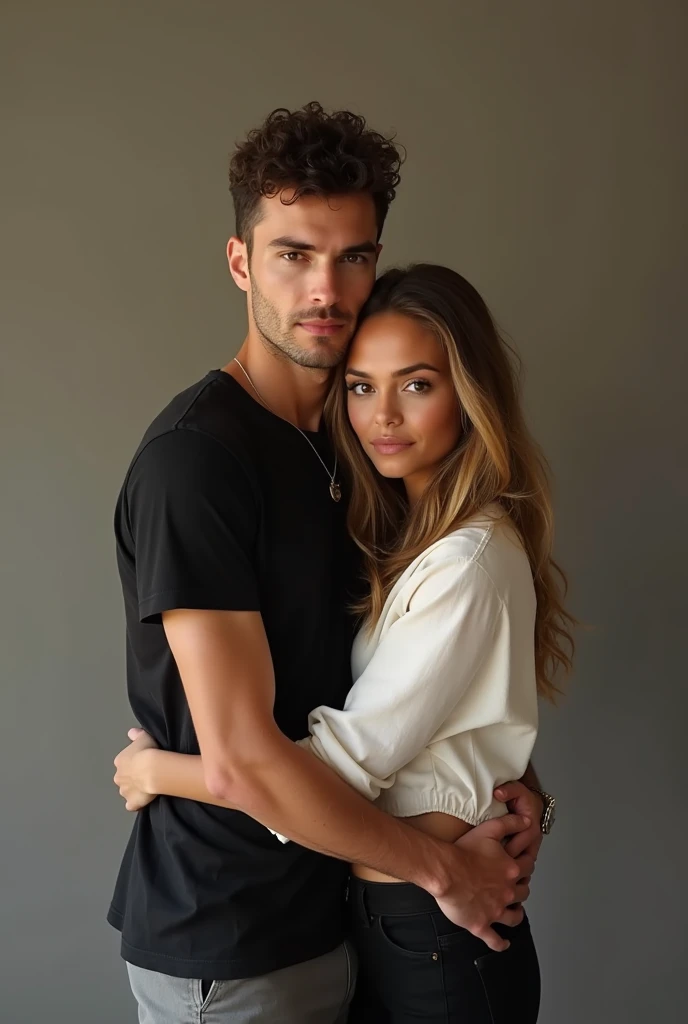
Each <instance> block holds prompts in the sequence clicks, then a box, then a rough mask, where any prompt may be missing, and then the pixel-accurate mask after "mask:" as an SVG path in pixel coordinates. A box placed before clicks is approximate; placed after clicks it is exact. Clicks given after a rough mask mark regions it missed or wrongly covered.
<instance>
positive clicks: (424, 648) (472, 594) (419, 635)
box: [300, 560, 503, 800]
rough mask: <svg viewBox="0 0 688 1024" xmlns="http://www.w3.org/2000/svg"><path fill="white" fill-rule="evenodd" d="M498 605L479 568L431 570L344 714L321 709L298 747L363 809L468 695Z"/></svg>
mask: <svg viewBox="0 0 688 1024" xmlns="http://www.w3.org/2000/svg"><path fill="white" fill-rule="evenodd" d="M502 609H503V605H502V601H501V598H500V596H499V594H498V593H497V590H496V588H495V586H494V584H493V582H492V580H491V579H490V577H489V576H488V575H487V574H486V572H485V570H484V569H482V568H481V567H480V566H479V565H478V564H476V563H475V562H472V561H470V560H453V561H451V562H449V563H442V564H440V565H437V566H433V567H431V568H430V569H429V570H428V571H427V572H426V573H425V575H424V576H423V577H422V578H421V581H420V583H419V585H418V586H417V587H416V589H415V590H414V592H413V595H412V597H411V599H410V601H409V604H408V608H407V610H406V612H405V613H404V614H402V615H401V616H400V617H399V618H398V619H397V620H396V621H395V622H394V623H393V624H392V625H391V626H390V628H389V629H388V630H387V632H386V634H385V635H384V637H383V639H382V641H381V642H380V644H379V645H378V647H377V648H376V650H375V653H374V654H373V657H372V658H371V660H370V662H369V663H368V665H367V667H366V669H365V671H364V672H363V673H362V674H361V676H360V677H359V678H358V679H357V680H356V682H355V683H354V685H353V687H352V688H351V690H350V691H349V695H348V697H347V700H346V704H345V706H344V709H343V710H342V711H338V710H335V709H334V708H329V707H318V708H316V709H315V710H314V711H312V712H311V714H310V716H309V730H310V734H311V735H310V740H306V741H303V740H302V741H300V742H301V743H302V744H303V745H304V746H308V747H309V748H310V749H311V751H312V752H313V753H314V754H315V755H316V756H317V757H319V758H320V759H321V760H322V761H325V762H326V763H327V764H329V765H330V766H331V767H332V768H333V769H334V770H335V771H336V772H337V773H338V774H339V775H340V776H341V777H342V778H343V779H345V780H346V781H347V782H348V783H349V785H351V786H353V787H354V788H355V789H357V790H358V791H359V793H361V794H363V795H364V796H366V797H367V798H368V799H370V800H375V799H377V797H378V796H379V795H380V791H381V790H382V789H386V788H388V787H389V786H391V785H392V784H393V783H394V774H395V772H396V771H397V770H398V769H399V768H402V767H403V766H404V765H406V764H408V763H409V762H410V761H411V760H412V759H413V758H414V757H415V756H416V755H417V754H418V753H419V752H420V751H421V750H422V749H423V748H424V747H426V746H427V745H428V743H429V742H430V741H431V739H432V738H433V737H434V736H435V734H436V733H437V731H438V730H439V729H440V728H441V726H442V724H443V723H444V722H445V721H446V719H447V718H448V717H449V716H450V714H451V712H452V711H453V709H454V708H455V707H456V705H457V703H458V702H459V700H460V699H461V697H462V696H463V695H464V694H465V693H466V691H467V689H468V688H469V687H470V685H471V682H472V680H473V679H474V677H475V675H476V673H477V672H478V670H479V668H480V665H481V662H482V661H483V659H484V658H485V657H486V654H487V652H488V650H489V648H490V645H491V643H492V640H493V636H494V633H495V629H496V625H497V622H498V619H499V617H500V615H501V613H502Z"/></svg>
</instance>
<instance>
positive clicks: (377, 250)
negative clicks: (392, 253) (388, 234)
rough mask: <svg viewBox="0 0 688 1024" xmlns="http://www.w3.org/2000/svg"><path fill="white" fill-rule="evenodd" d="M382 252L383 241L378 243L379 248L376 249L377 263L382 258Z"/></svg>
mask: <svg viewBox="0 0 688 1024" xmlns="http://www.w3.org/2000/svg"><path fill="white" fill-rule="evenodd" d="M381 252H382V242H378V243H377V249H376V250H375V263H376V264H377V261H378V260H379V259H380V253H381Z"/></svg>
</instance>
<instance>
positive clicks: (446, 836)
mask: <svg viewBox="0 0 688 1024" xmlns="http://www.w3.org/2000/svg"><path fill="white" fill-rule="evenodd" d="M404 821H405V822H406V824H408V825H411V826H412V827H413V828H417V829H419V831H421V832H425V833H427V835H430V836H433V837H434V838H435V839H442V840H443V841H444V842H445V843H455V842H456V841H457V839H460V838H461V836H463V835H465V834H466V832H470V830H471V828H473V826H472V825H471V824H469V823H468V822H467V821H462V820H461V819H460V818H457V817H456V816H455V815H453V814H446V813H444V812H443V811H427V812H425V813H422V814H415V815H410V816H407V817H405V818H404ZM351 873H352V875H354V876H355V877H356V878H360V879H363V880H365V881H369V882H401V881H403V879H400V878H395V877H394V876H393V875H385V874H383V872H381V871H376V870H375V869H374V868H369V867H368V866H367V865H366V864H352V865H351ZM414 888H416V887H415V886H414ZM418 891H419V892H421V893H422V892H423V890H422V889H419V890H418Z"/></svg>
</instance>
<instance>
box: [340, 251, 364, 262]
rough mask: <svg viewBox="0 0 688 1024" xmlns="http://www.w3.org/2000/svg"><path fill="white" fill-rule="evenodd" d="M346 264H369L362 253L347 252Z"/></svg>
mask: <svg viewBox="0 0 688 1024" xmlns="http://www.w3.org/2000/svg"><path fill="white" fill-rule="evenodd" d="M343 259H344V262H345V263H367V262H368V261H367V260H366V258H365V256H362V255H361V253H360V252H347V253H345V254H344V257H343Z"/></svg>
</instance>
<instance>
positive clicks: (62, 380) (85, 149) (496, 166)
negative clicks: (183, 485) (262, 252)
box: [0, 0, 688, 1024]
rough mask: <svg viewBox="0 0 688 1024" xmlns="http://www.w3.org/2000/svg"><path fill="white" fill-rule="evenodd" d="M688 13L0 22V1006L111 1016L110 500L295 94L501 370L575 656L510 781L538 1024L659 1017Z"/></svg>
mask: <svg viewBox="0 0 688 1024" xmlns="http://www.w3.org/2000/svg"><path fill="white" fill-rule="evenodd" d="M687 10H688V9H687V8H686V5H685V4H684V3H682V2H680V0H676V2H670V0H657V2H654V3H650V2H649V0H648V2H637V0H578V2H573V0H565V2H559V3H555V4H552V3H545V2H544V0H522V2H520V3H509V2H506V0H502V2H490V3H485V2H479V0H472V2H467V3H465V2H459V0H453V2H450V0H447V2H440V0H425V2H424V3H421V4H418V3H410V2H408V0H406V2H403V0H402V2H399V3H391V2H389V0H368V2H365V3H364V2H359V0H350V2H349V3H347V4H336V3H322V2H319V3H315V2H313V0H301V2H300V3H299V4H298V5H287V4H284V3H278V2H274V0H269V2H264V3H261V4H256V5H255V6H253V7H251V6H250V5H248V4H247V5H244V4H240V3H233V2H219V0H217V2H208V0H199V2H195V3H190V2H182V0H166V2H151V0H142V2H138V3H134V2H122V3H113V2H110V3H93V2H85V0H84V2H78V0H60V2H59V3H56V2H49V0H42V2H40V0H21V2H19V0H17V2H12V0H3V2H2V3H1V4H0V112H1V118H2V121H1V123H2V142H1V145H2V161H1V162H0V202H1V203H2V208H3V209H2V225H3V226H2V232H1V238H2V243H1V244H0V282H1V287H2V293H3V294H2V303H1V304H0V344H1V346H2V362H1V364H0V445H1V446H2V463H1V465H2V501H1V502H0V517H1V519H0V524H1V525H0V530H1V536H2V540H3V544H2V548H3V554H2V580H3V586H2V593H1V595H0V601H1V602H2V611H1V615H0V625H1V629H2V639H1V645H0V651H1V655H0V657H1V658H2V666H1V673H2V707H3V710H2V715H1V719H0V727H1V730H2V734H1V742H0V750H1V751H2V762H3V768H2V772H1V773H0V777H1V778H2V792H3V798H2V838H1V841H0V857H1V858H2V869H1V870H2V874H1V877H2V880H3V885H2V890H3V895H2V913H1V914H0V930H1V932H2V936H1V938H0V941H1V944H2V949H3V955H2V960H1V961H0V976H1V983H0V988H1V990H2V1011H1V1014H0V1015H1V1016H2V1020H3V1022H6V1024H29V1022H31V1024H33V1022H35V1021H37V1020H45V1021H51V1022H52V1024H91V1022H94V1021H97V1022H98V1024H129V1022H131V1024H133V1021H134V1020H135V1008H134V1004H133V1001H132V998H131V996H130V993H129V991H128V986H127V981H126V977H125V972H124V969H123V965H122V964H121V962H120V960H119V957H118V936H117V934H116V933H115V932H114V931H112V930H111V929H110V928H109V927H108V926H107V925H106V924H105V920H104V918H105V912H106V909H107V906H108V902H109V899H110V895H111V890H112V886H113V883H114V878H115V874H116V871H117V867H118V864H119V860H120V856H121V853H122V850H123V848H124V845H125V841H126V838H127V835H128V832H129V828H130V825H131V820H130V818H129V817H128V816H127V814H126V813H125V812H124V810H123V807H122V806H121V803H120V800H119V797H118V796H117V794H116V791H115V790H114V787H113V786H112V784H111V781H110V780H111V775H112V771H113V769H112V767H111V762H112V757H113V756H114V754H115V753H116V751H117V750H118V749H119V748H120V747H121V746H122V745H123V743H124V741H125V740H126V729H127V727H128V726H129V725H130V724H131V723H132V717H131V714H130V712H129V709H128V706H127V703H126V699H125V687H124V634H123V612H122V604H121V596H120V591H119V583H118V579H117V575H116V570H115V562H114V547H113V537H112V528H111V520H112V510H113V506H114V502H115V497H116V494H117V491H118V489H119V485H120V483H121V480H122V478H123V475H124V473H125V470H126V468H127V465H128V462H129V459H130V457H131V455H132V453H133V451H134V449H135V448H136V445H137V443H138V441H139V438H140V436H141V434H142V432H143V430H144V429H145V427H146V426H147V424H148V422H149V421H150V420H151V419H152V417H153V416H154V415H155V413H156V412H157V411H158V410H159V408H160V407H162V406H163V405H164V404H165V403H166V402H167V401H168V399H169V398H170V397H171V396H172V395H173V394H175V393H176V392H177V391H179V390H181V389H182V388H184V387H186V386H187V385H188V384H190V383H191V382H193V381H194V380H196V379H198V378H199V377H201V376H202V375H203V374H204V373H205V372H206V371H207V370H208V369H210V368H212V367H217V366H219V365H221V364H223V363H224V362H226V361H227V360H228V359H229V358H230V357H231V356H232V355H233V354H234V352H235V351H236V350H237V348H238V346H239V344H240V342H241V340H242V338H243V330H244V311H243V295H242V294H240V293H239V292H238V291H236V289H235V288H234V286H233V285H232V283H231V281H230V279H229V275H228V272H227V269H226V263H225V258H224V246H225V242H226V239H227V237H228V235H229V234H231V231H232V211H231V204H230V198H229V194H228V191H227V164H228V154H229V152H230V150H231V148H232V144H233V142H234V140H236V139H238V138H240V137H241V136H242V135H243V134H244V133H245V131H246V130H247V129H249V128H251V127H253V126H254V125H256V124H257V123H259V122H260V121H261V120H262V118H263V117H264V115H265V114H266V113H267V112H268V111H270V110H271V109H272V108H274V107H276V106H290V107H294V106H299V105H301V104H303V103H304V102H307V101H308V100H311V99H319V100H320V101H321V102H322V103H323V104H325V105H326V106H328V107H336V106H346V107H350V108H352V109H354V110H357V111H359V112H361V113H363V114H365V116H366V117H367V118H368V119H369V121H370V123H371V125H372V126H374V127H376V128H378V129H380V130H382V131H387V130H389V129H392V128H395V129H396V130H397V131H398V138H399V140H400V141H401V142H403V143H404V144H405V146H406V147H407V149H408V160H407V162H406V165H405V167H404V169H403V180H402V185H401V187H400V190H399V195H398V198H397V200H396V201H395V203H394V204H393V206H392V209H391V212H390V216H389V220H388V224H387V227H386V229H385V233H384V236H383V241H384V244H385V248H384V252H383V257H382V266H386V265H389V264H390V263H396V262H404V261H411V260H431V261H435V262H442V263H447V264H449V265H450V266H452V267H454V268H455V269H457V270H459V271H461V272H462V273H463V274H464V275H465V276H467V277H468V278H469V279H470V280H471V281H472V282H473V283H474V284H475V285H476V286H477V287H478V288H479V289H480V291H481V292H482V293H483V294H484V295H485V297H486V298H487V300H488V302H489V304H490V305H491V307H492V309H493V311H494V313H495V315H496V317H497V319H498V321H499V322H500V324H501V325H502V326H503V328H504V329H505V330H506V331H507V333H508V334H509V336H510V337H511V338H512V339H513V341H514V342H515V344H516V346H517V348H518V350H519V351H520V353H521V355H522V356H523V359H524V362H525V366H526V370H527V375H526V401H527V410H528V416H529V420H530V422H531V425H532V427H533V429H534V431H535V433H536V435H537V436H538V438H539V439H540V440H541V442H542V444H543V446H544V448H545V450H546V453H547V455H548V457H549V459H550V461H551V463H552V466H553V470H554V474H555V479H556V511H557V526H558V531H557V553H558V557H559V559H560V561H561V562H562V563H563V565H564V566H565V567H566V569H567V571H568V572H569V574H570V577H571V581H572V589H571V602H572V606H573V609H574V611H575V612H576V613H577V614H578V615H579V616H580V617H581V618H583V619H584V620H586V621H587V622H588V623H590V624H592V625H594V627H595V629H594V631H591V632H588V633H585V634H583V635H581V637H580V643H579V654H578V659H577V666H576V673H575V677H574V680H573V682H572V685H571V688H570V696H569V697H568V698H567V699H566V700H565V701H564V702H563V704H562V706H561V709H560V710H558V711H555V712H552V713H549V712H545V713H544V714H543V724H542V733H541V738H540V740H539V742H538V747H537V751H536V758H535V762H536V765H537V768H538V771H539V773H540V775H541V777H542V780H543V784H544V785H545V786H546V788H548V789H550V790H551V791H552V792H554V793H555V794H556V795H557V797H558V800H559V818H558V821H557V825H556V828H555V830H554V832H553V834H552V836H551V838H550V839H548V840H547V841H546V843H545V845H544V848H543V853H542V856H541V860H540V863H539V864H538V870H537V876H536V879H535V883H534V892H533V895H532V898H531V900H530V904H529V911H530V915H531V918H532V921H533V927H534V930H535V933H536V937H537V940H538V943H539V949H540V957H541V963H542V970H543V979H544V997H543V1000H544V1001H543V1009H542V1013H541V1022H542V1024H581V1022H585V1024H610V1022H612V1021H614V1022H615V1021H619V1022H623V1024H645V1022H646V1021H647V1020H648V1019H656V1020H658V1021H661V1022H662V1024H678V1022H679V1021H681V1020H684V1019H685V1018H684V1014H685V980H684V975H685V966H684V962H683V961H684V959H685V948H686V947H685V886H686V879H685V867H684V864H685V849H686V844H687V840H688V834H687V829H686V816H685V786H684V785H683V786H682V780H683V781H684V780H685V778H686V761H685V756H684V754H683V753H682V752H681V740H682V739H683V737H684V734H685V718H686V713H687V711H688V701H687V698H686V672H685V656H684V649H683V640H682V637H683V635H684V634H685V623H684V618H685V612H686V604H685V594H684V577H685V572H686V555H687V552H686V539H685V538H686V531H685V524H686V515H687V512H688V500H687V498H688V495H687V493H686V490H687V489H686V465H687V461H686V456H687V454H688V453H687V451H686V449H687V447H688V445H687V441H686V439H687V437H688V430H687V429H686V416H685V405H686V370H687V369H688V367H687V365H686V339H685V323H686V312H687V311H686V286H685V280H686V270H687V269H688V268H687V263H688V261H687V260H686V255H687V253H686V249H687V243H686V238H687V232H686V228H687V224H686V220H687V218H686V203H685V183H686V181H688V166H687V164H688V161H687V160H686V156H687V149H688V146H687V143H686V132H685V108H684V109H681V107H682V105H683V99H684V98H685V89H686V84H687V83H686V77H687V74H686V70H685V40H686V30H687V28H688V17H687Z"/></svg>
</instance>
